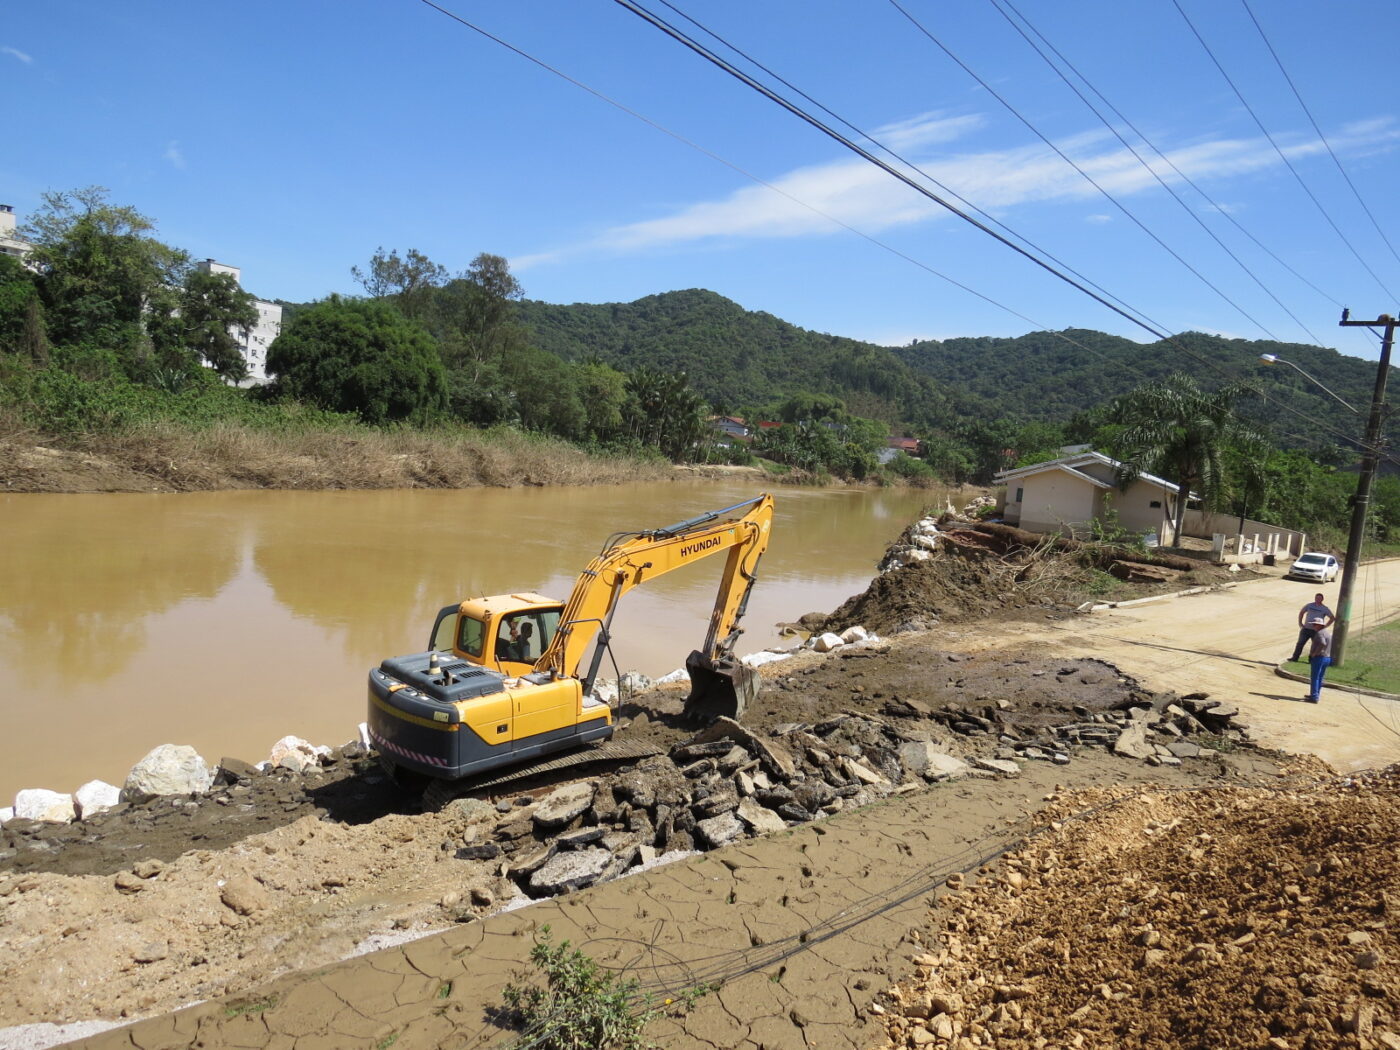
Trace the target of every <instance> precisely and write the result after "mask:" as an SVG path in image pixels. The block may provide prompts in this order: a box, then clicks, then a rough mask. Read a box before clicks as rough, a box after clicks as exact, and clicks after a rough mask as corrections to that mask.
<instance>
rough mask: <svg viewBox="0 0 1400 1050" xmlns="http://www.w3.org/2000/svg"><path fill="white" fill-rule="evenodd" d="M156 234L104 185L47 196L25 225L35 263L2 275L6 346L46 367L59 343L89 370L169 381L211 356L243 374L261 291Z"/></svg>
mask: <svg viewBox="0 0 1400 1050" xmlns="http://www.w3.org/2000/svg"><path fill="white" fill-rule="evenodd" d="M154 230H155V224H154V222H152V221H151V220H150V219H148V218H147V217H146V216H144V215H142V214H141V213H140V212H138V211H137V210H136V209H134V208H131V207H127V206H119V205H114V204H111V203H109V202H108V200H107V191H106V190H105V189H103V188H101V187H99V186H92V187H88V188H87V189H81V190H72V191H68V192H58V193H46V194H44V207H43V208H42V209H41V210H40V211H39V212H38V213H37V214H36V215H35V216H34V218H33V220H32V221H31V223H30V224H29V225H28V226H27V227H26V229H25V230H24V233H25V236H26V237H27V238H28V239H29V241H30V242H31V243H32V244H33V245H34V250H33V252H32V253H31V254H30V256H29V258H28V260H27V262H28V264H29V267H30V268H29V269H25V268H23V267H21V268H19V269H18V270H17V269H16V268H15V266H14V265H13V264H12V262H11V263H10V264H7V266H6V269H5V270H4V271H3V272H0V286H3V288H4V292H3V293H0V338H3V339H4V346H5V348H7V349H11V350H12V351H14V350H19V349H23V351H24V352H25V353H26V355H27V356H28V357H29V358H30V359H31V360H33V361H35V362H38V363H41V364H42V363H44V362H46V361H47V359H48V347H49V346H50V345H52V346H54V347H57V348H59V350H60V351H61V354H62V357H63V358H64V360H65V361H67V362H69V363H70V365H72V366H73V367H75V368H77V369H78V370H80V371H88V372H92V371H97V372H101V371H103V370H110V371H113V372H115V373H117V374H121V375H123V376H125V377H126V378H129V379H135V380H140V381H157V382H161V383H163V384H166V385H169V384H170V383H171V382H175V381H176V380H177V378H178V379H180V380H181V381H183V380H187V379H188V378H190V377H191V376H192V375H193V373H194V371H195V370H196V369H197V368H198V367H199V365H200V363H201V361H202V362H205V363H207V364H209V365H210V366H211V367H212V368H214V369H215V370H216V371H217V372H218V373H219V374H221V375H223V376H224V377H226V378H229V379H238V378H241V377H242V375H243V374H244V366H243V361H242V357H241V355H240V354H239V353H238V350H237V344H236V341H235V340H234V338H233V336H232V335H231V334H230V329H231V328H232V329H237V328H246V327H249V326H251V325H253V324H254V323H256V321H257V312H256V310H255V309H254V308H253V305H252V302H253V299H252V296H250V295H249V294H248V293H246V292H244V291H243V290H242V289H240V288H239V287H238V284H237V282H236V281H234V280H233V279H232V278H231V277H227V276H219V275H214V274H208V273H203V272H200V271H199V270H196V269H194V268H193V267H192V266H191V265H190V259H189V255H188V254H187V253H186V252H184V251H182V250H180V249H178V248H172V247H170V246H169V245H167V244H164V243H162V242H161V241H159V240H157V239H156V238H155V237H154V236H152V234H153V232H154ZM26 285H27V287H26ZM21 344H22V345H21ZM177 385H178V382H177Z"/></svg>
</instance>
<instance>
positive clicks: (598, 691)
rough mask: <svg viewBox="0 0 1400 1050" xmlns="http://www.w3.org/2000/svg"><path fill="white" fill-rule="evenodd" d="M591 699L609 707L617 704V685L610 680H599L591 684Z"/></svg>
mask: <svg viewBox="0 0 1400 1050" xmlns="http://www.w3.org/2000/svg"><path fill="white" fill-rule="evenodd" d="M593 697H594V699H596V700H597V701H598V702H599V703H601V704H607V705H608V706H609V707H611V706H612V705H613V704H615V703H617V683H616V682H615V681H613V680H612V679H611V678H600V679H598V680H597V681H596V682H594V683H593Z"/></svg>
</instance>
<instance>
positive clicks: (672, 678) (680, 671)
mask: <svg viewBox="0 0 1400 1050" xmlns="http://www.w3.org/2000/svg"><path fill="white" fill-rule="evenodd" d="M688 681H690V672H689V671H687V670H686V669H685V668H684V667H678V668H676V669H675V670H674V671H672V672H671V673H670V674H663V675H662V676H661V677H660V678H658V679H657V680H656V682H655V684H656V685H670V684H671V683H672V682H688Z"/></svg>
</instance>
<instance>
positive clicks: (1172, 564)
mask: <svg viewBox="0 0 1400 1050" xmlns="http://www.w3.org/2000/svg"><path fill="white" fill-rule="evenodd" d="M969 527H970V528H971V529H973V530H976V531H977V532H981V533H984V534H985V535H988V536H992V537H994V538H996V539H997V540H1000V541H1001V542H1002V543H1004V544H1005V549H1006V550H1010V549H1011V548H1012V547H1025V548H1026V549H1028V550H1034V549H1035V548H1036V547H1039V546H1043V545H1046V544H1048V545H1049V546H1050V547H1051V548H1052V549H1053V550H1057V551H1072V552H1085V553H1088V554H1089V555H1091V556H1092V557H1093V560H1094V564H1095V565H1096V566H1099V567H1106V566H1108V565H1109V564H1111V563H1112V562H1115V561H1127V562H1135V563H1137V564H1139V565H1161V566H1163V567H1165V568H1168V569H1178V570H1180V571H1181V572H1190V571H1191V570H1193V569H1197V568H1199V567H1200V563H1199V562H1195V561H1192V560H1191V559H1190V558H1179V557H1177V556H1176V555H1172V554H1144V553H1141V552H1139V551H1135V550H1132V549H1131V548H1129V547H1119V546H1115V545H1113V544H1107V543H1085V542H1083V541H1082V540H1076V539H1073V538H1072V537H1068V536H1042V535H1040V534H1039V533H1036V532H1027V531H1026V530H1025V529H1018V528H1016V527H1014V526H1012V525H999V524H997V523H995V522H989V521H979V522H976V523H974V524H972V525H971V526H969Z"/></svg>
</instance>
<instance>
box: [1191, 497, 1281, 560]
mask: <svg viewBox="0 0 1400 1050" xmlns="http://www.w3.org/2000/svg"><path fill="white" fill-rule="evenodd" d="M1181 531H1182V532H1184V533H1185V534H1186V535H1188V536H1197V537H1199V538H1201V539H1206V540H1208V539H1210V538H1211V537H1212V536H1214V535H1216V534H1217V533H1220V534H1223V535H1224V536H1225V538H1226V542H1227V545H1228V546H1227V549H1232V551H1233V555H1235V556H1234V557H1230V558H1227V560H1228V561H1246V562H1252V561H1256V560H1261V559H1262V556H1263V555H1264V554H1272V555H1274V556H1275V557H1276V558H1277V559H1278V560H1280V561H1282V560H1283V559H1284V558H1288V559H1290V560H1291V559H1293V558H1296V557H1298V555H1300V554H1302V553H1303V552H1304V551H1305V550H1306V549H1307V548H1306V547H1305V546H1304V544H1306V543H1307V539H1308V536H1307V533H1305V532H1298V531H1296V530H1295V529H1282V528H1279V527H1278V526H1277V525H1265V524H1264V523H1263V522H1261V521H1252V520H1250V519H1249V518H1246V519H1245V520H1244V527H1243V528H1241V526H1240V518H1239V515H1238V514H1212V513H1209V512H1206V511H1199V510H1187V511H1186V517H1185V519H1184V520H1183V521H1182V523H1181ZM1239 539H1243V541H1244V543H1245V544H1247V545H1248V546H1249V547H1251V548H1253V550H1252V551H1251V552H1250V554H1243V552H1241V551H1240V550H1239V548H1238V546H1235V543H1236V541H1237V540H1239ZM1241 555H1243V556H1242V557H1241Z"/></svg>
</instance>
